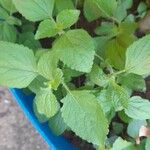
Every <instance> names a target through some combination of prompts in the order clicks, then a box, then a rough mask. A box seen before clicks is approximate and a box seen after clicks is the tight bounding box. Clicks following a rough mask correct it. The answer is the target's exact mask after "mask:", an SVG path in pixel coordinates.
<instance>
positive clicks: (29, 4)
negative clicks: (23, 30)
mask: <svg viewBox="0 0 150 150" xmlns="http://www.w3.org/2000/svg"><path fill="white" fill-rule="evenodd" d="M13 3H14V4H15V7H16V9H17V10H18V11H19V12H20V13H21V14H22V15H23V16H24V17H25V18H26V19H28V20H30V21H40V20H44V19H48V18H51V17H52V12H53V8H54V0H13Z"/></svg>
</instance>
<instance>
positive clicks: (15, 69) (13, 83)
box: [0, 41, 37, 88]
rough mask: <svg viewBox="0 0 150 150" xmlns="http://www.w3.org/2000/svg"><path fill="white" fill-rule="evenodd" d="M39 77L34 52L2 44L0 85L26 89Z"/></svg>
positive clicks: (11, 44) (0, 49)
mask: <svg viewBox="0 0 150 150" xmlns="http://www.w3.org/2000/svg"><path fill="white" fill-rule="evenodd" d="M36 76H37V70H36V60H35V57H34V54H33V52H32V50H30V49H28V48H27V47H23V46H22V45H17V44H13V43H9V42H2V41H1V42H0V85H2V86H9V87H16V88H24V87H27V86H28V85H29V84H30V83H31V81H32V80H33V79H34V78H35V77H36Z"/></svg>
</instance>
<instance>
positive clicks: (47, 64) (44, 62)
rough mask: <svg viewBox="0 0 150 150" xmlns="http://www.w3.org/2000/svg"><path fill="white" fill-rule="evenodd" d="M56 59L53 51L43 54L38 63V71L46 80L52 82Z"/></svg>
mask: <svg viewBox="0 0 150 150" xmlns="http://www.w3.org/2000/svg"><path fill="white" fill-rule="evenodd" d="M57 63H58V59H57V57H56V56H55V54H54V52H53V51H48V52H46V53H44V54H43V55H42V56H41V57H40V59H39V62H38V71H39V74H41V75H42V76H43V77H45V78H46V79H49V80H52V79H53V77H54V75H55V74H53V73H55V71H56V70H57Z"/></svg>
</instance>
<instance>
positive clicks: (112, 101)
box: [97, 84, 129, 112]
mask: <svg viewBox="0 0 150 150" xmlns="http://www.w3.org/2000/svg"><path fill="white" fill-rule="evenodd" d="M97 98H98V99H99V102H100V104H101V105H102V108H103V110H104V112H108V111H111V110H112V109H115V110H116V111H120V110H122V109H123V108H126V107H127V106H128V99H129V95H128V94H127V91H126V90H125V89H124V88H122V87H121V86H119V85H117V84H116V85H114V86H109V87H108V89H104V90H102V91H101V92H100V93H99V95H98V96H97Z"/></svg>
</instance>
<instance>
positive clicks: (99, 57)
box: [95, 53, 105, 61]
mask: <svg viewBox="0 0 150 150" xmlns="http://www.w3.org/2000/svg"><path fill="white" fill-rule="evenodd" d="M95 56H96V57H97V58H98V59H100V60H101V61H105V60H104V59H103V58H102V57H101V56H99V55H98V54H96V53H95Z"/></svg>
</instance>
